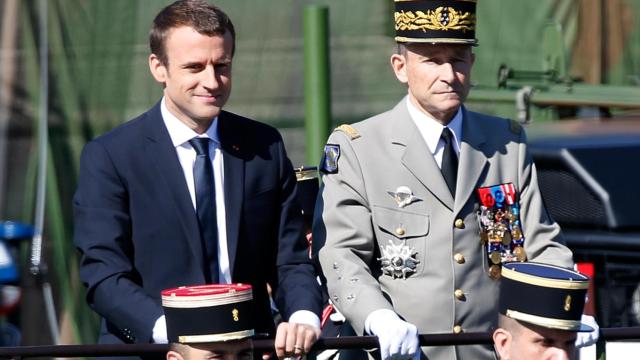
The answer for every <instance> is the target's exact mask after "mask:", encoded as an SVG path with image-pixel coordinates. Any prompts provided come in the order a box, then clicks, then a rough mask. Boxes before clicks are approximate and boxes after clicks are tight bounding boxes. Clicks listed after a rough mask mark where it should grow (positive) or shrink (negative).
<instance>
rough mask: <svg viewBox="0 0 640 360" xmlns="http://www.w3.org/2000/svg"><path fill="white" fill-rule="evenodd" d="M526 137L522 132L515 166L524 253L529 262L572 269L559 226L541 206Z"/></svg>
mask: <svg viewBox="0 0 640 360" xmlns="http://www.w3.org/2000/svg"><path fill="white" fill-rule="evenodd" d="M526 141H527V140H526V135H525V133H524V130H522V132H521V135H520V148H519V153H518V165H519V169H520V177H519V188H520V189H521V191H520V197H521V199H520V214H521V216H522V217H523V218H522V219H521V220H522V226H523V230H524V235H525V244H524V246H525V251H526V253H527V257H528V260H529V261H535V262H541V263H548V264H553V265H557V266H563V267H567V268H570V267H572V266H573V258H572V253H571V250H569V249H568V248H567V247H566V246H565V245H564V240H563V238H562V233H561V231H560V226H559V225H558V223H556V222H555V221H554V220H553V219H552V218H551V216H550V215H549V213H548V212H547V209H546V207H545V205H544V201H543V200H542V195H541V194H540V188H539V186H538V176H537V173H536V167H535V164H534V163H533V160H532V158H531V154H530V153H529V152H528V150H527V143H526Z"/></svg>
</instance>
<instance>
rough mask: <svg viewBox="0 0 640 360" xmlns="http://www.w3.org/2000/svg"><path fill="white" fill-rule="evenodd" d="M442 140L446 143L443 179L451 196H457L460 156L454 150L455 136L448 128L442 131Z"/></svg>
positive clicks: (443, 157) (443, 158) (441, 168)
mask: <svg viewBox="0 0 640 360" xmlns="http://www.w3.org/2000/svg"><path fill="white" fill-rule="evenodd" d="M441 137H442V140H443V141H444V151H443V152H442V166H441V167H440V171H442V177H444V181H445V182H446V183H447V187H448V188H449V191H451V195H453V197H454V198H455V196H456V179H457V178H458V155H456V151H455V149H454V148H453V141H454V138H453V134H452V133H451V130H450V129H449V128H448V127H445V128H443V129H442V136H441Z"/></svg>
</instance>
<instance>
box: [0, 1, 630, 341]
mask: <svg viewBox="0 0 640 360" xmlns="http://www.w3.org/2000/svg"><path fill="white" fill-rule="evenodd" d="M168 3H170V1H166V0H110V1H105V0H42V1H40V0H0V19H1V20H0V220H14V221H20V222H23V223H26V224H33V223H34V222H35V219H34V217H35V215H34V214H35V213H36V212H37V211H36V201H35V198H36V189H37V180H36V178H37V176H36V174H37V169H38V159H39V156H41V155H39V149H38V141H37V138H38V129H39V126H40V125H38V124H39V121H41V120H42V117H43V114H45V115H46V119H47V131H48V147H47V150H48V156H47V161H46V174H47V176H46V202H45V204H46V205H45V207H44V214H45V216H44V224H43V237H42V238H43V245H44V246H43V253H42V255H43V263H45V264H46V265H47V268H46V269H45V270H48V271H45V273H46V274H48V276H47V277H46V279H44V280H46V281H47V282H50V283H51V285H52V290H53V299H54V304H55V310H56V315H57V321H58V329H59V332H60V341H61V342H62V343H66V344H80V343H93V342H94V341H95V339H96V335H97V329H98V327H97V325H98V321H97V320H98V319H97V317H96V316H95V315H94V314H93V313H92V312H91V310H90V309H89V308H88V306H87V305H86V303H85V301H84V289H83V286H82V284H81V283H80V281H79V279H78V271H77V268H78V255H77V252H76V251H75V249H74V247H73V244H72V236H73V214H72V206H71V198H72V196H73V192H74V191H75V187H76V177H77V171H78V161H79V155H80V152H81V150H82V147H83V145H84V144H85V143H86V142H87V141H88V140H89V139H91V138H93V137H95V136H97V135H99V134H101V133H103V132H106V131H108V130H109V129H111V128H113V127H115V126H117V125H119V124H121V123H123V122H124V121H126V120H128V119H131V118H133V117H135V116H137V115H138V114H140V113H142V112H144V111H146V110H147V109H148V108H149V107H151V106H152V105H153V104H154V103H155V102H156V101H158V100H159V98H160V96H161V87H160V86H159V85H158V84H156V83H155V82H154V81H153V79H152V78H151V76H150V74H149V70H148V65H147V56H148V53H149V49H148V41H147V34H148V29H149V27H150V23H151V21H152V19H153V17H154V16H155V14H156V13H157V12H158V11H159V10H160V9H161V8H162V7H163V6H165V5H167V4H168ZM214 3H215V4H217V5H219V6H220V7H221V8H222V9H223V10H225V11H226V12H227V13H228V14H229V15H230V17H231V19H232V20H233V22H234V24H235V27H236V32H237V50H236V56H235V58H234V68H233V90H232V96H231V100H230V102H229V104H228V105H227V106H226V109H227V110H229V111H232V112H236V113H239V114H242V115H244V116H248V117H251V118H254V119H256V120H259V121H262V122H266V123H269V124H271V125H273V126H276V127H278V128H279V129H280V130H281V132H282V133H283V135H284V137H285V143H286V145H287V150H288V152H289V156H290V158H291V159H292V162H293V164H294V166H301V165H316V164H305V163H304V162H305V159H306V158H305V151H310V152H313V153H317V154H320V152H321V151H322V149H321V148H318V149H306V144H305V132H304V117H305V108H304V81H303V80H304V71H305V70H304V59H303V52H304V51H303V46H304V44H303V20H302V19H303V16H302V14H303V10H304V9H305V7H306V6H308V5H311V4H316V5H317V4H320V5H326V6H327V7H328V8H329V28H330V34H329V35H330V36H329V39H330V47H329V48H330V66H331V75H330V83H331V88H330V89H331V122H332V125H333V126H336V125H339V124H341V123H351V122H354V121H358V120H361V119H364V118H366V117H368V116H370V115H373V114H375V113H379V112H382V111H384V110H387V109H389V108H390V107H392V106H393V105H394V104H396V103H397V102H398V101H399V100H400V99H401V98H402V96H403V95H404V94H405V93H406V89H405V88H404V87H403V86H402V85H401V84H399V83H398V82H397V81H396V79H395V77H394V75H393V73H392V71H391V68H390V66H389V55H390V54H391V53H392V52H393V51H394V49H395V43H394V41H393V15H392V14H393V1H391V0H333V1H330V0H325V1H320V0H313V1H312V0H217V1H214ZM477 17H478V25H477V26H478V27H477V33H476V36H477V38H478V39H479V46H478V47H477V48H475V49H474V51H475V52H476V63H475V66H474V69H473V73H472V79H473V84H474V89H473V90H472V91H471V96H470V99H469V101H468V103H467V104H468V107H469V108H471V109H472V110H478V111H482V112H486V113H491V114H496V115H500V116H504V117H510V118H514V119H518V120H520V121H521V122H523V123H532V124H534V125H535V124H542V123H555V122H561V121H564V120H562V119H569V118H575V117H589V118H593V119H603V118H610V117H612V116H613V117H615V116H629V114H634V111H635V114H637V110H633V109H637V108H638V107H640V0H536V1H532V0H509V1H504V0H480V1H479V2H478V9H477ZM43 39H46V42H45V41H44V40H43ZM44 45H46V52H45V54H46V57H44V58H43V57H41V56H40V53H39V51H40V50H41V46H44ZM42 71H44V74H46V82H45V81H43V78H41V76H40V74H41V72H42ZM43 86H45V87H44V88H43ZM43 104H44V109H42V106H43ZM636 120H637V121H638V122H640V117H638V118H637V119H636ZM536 131H537V130H532V134H533V133H536ZM555 131H556V130H549V129H547V130H544V129H543V130H539V131H537V133H540V134H542V135H543V136H544V134H545V133H547V134H548V133H550V132H551V133H552V132H555ZM629 161H632V162H637V160H636V159H633V158H629ZM636 166H637V164H636ZM630 181H631V180H630ZM636 184H637V183H636ZM634 196H636V197H637V195H634ZM636 212H637V210H636ZM639 223H640V221H639ZM636 225H640V224H636ZM638 228H640V227H638ZM638 239H640V238H638ZM26 240H28V241H20V242H12V243H11V245H10V246H8V247H7V249H8V250H9V255H14V256H15V264H14V265H15V266H16V268H17V269H18V276H16V277H15V278H14V279H8V280H7V281H6V283H7V284H13V285H18V286H19V287H20V290H21V295H22V296H21V301H20V302H19V303H18V304H17V307H15V308H12V309H9V308H8V307H6V308H5V309H2V310H0V313H2V314H3V315H2V316H3V317H4V319H3V320H2V321H5V322H6V321H8V322H10V323H13V324H15V325H16V327H17V329H19V330H21V332H22V336H21V340H20V343H21V344H23V345H41V344H51V343H52V338H51V335H50V332H49V331H48V329H47V326H46V325H45V320H44V319H45V318H46V314H45V303H44V301H43V294H42V286H41V285H42V281H43V278H42V277H41V276H39V277H35V276H33V275H32V274H31V272H30V271H29V257H30V252H31V248H30V246H31V241H30V240H31V239H30V238H29V239H26ZM639 241H640V240H639ZM0 255H1V254H0ZM0 263H1V261H0ZM0 266H1V264H0ZM624 296H625V297H630V296H628V294H626V293H625V295H624ZM634 324H635V323H634V322H632V321H631V320H628V321H626V320H625V321H623V322H619V323H615V322H611V323H609V324H608V325H610V326H613V325H634ZM601 325H602V324H601ZM605 325H607V324H605Z"/></svg>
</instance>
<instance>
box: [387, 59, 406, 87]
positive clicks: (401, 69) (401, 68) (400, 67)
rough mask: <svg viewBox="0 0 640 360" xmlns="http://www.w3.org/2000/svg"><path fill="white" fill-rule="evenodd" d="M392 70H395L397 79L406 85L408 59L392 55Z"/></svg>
mask: <svg viewBox="0 0 640 360" xmlns="http://www.w3.org/2000/svg"><path fill="white" fill-rule="evenodd" d="M390 61H391V68H392V69H393V72H394V74H396V78H397V79H398V81H400V82H401V83H403V84H406V83H407V82H408V81H409V80H408V79H407V57H406V56H405V55H402V54H393V55H391V59H390Z"/></svg>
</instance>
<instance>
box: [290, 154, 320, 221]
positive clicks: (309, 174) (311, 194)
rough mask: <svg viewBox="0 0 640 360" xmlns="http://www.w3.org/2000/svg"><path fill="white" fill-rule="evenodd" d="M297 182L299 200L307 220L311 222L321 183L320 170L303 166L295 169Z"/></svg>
mask: <svg viewBox="0 0 640 360" xmlns="http://www.w3.org/2000/svg"><path fill="white" fill-rule="evenodd" d="M295 172H296V180H297V181H298V187H297V198H298V202H299V204H300V207H301V208H302V214H303V215H304V217H305V219H307V220H308V221H310V219H312V218H313V209H314V207H315V204H316V197H317V196H318V189H319V187H320V183H319V180H318V168H317V167H315V166H302V167H299V168H297V169H295Z"/></svg>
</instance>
